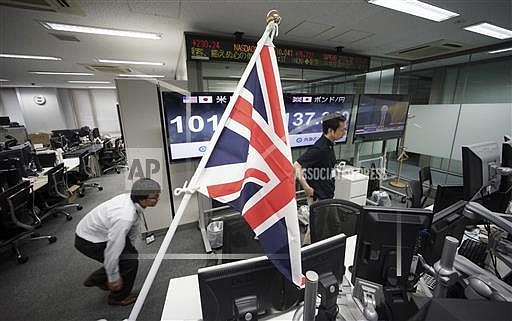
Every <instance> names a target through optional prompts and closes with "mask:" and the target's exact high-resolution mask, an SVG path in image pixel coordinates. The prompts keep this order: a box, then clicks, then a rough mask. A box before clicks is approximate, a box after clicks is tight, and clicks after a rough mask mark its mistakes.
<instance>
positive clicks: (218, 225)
mask: <svg viewBox="0 0 512 321" xmlns="http://www.w3.org/2000/svg"><path fill="white" fill-rule="evenodd" d="M223 232H224V222H223V221H215V222H211V223H210V224H208V226H207V227H206V237H207V238H208V241H209V242H210V246H211V247H212V249H218V248H221V247H222V234H223Z"/></svg>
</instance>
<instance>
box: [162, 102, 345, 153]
mask: <svg viewBox="0 0 512 321" xmlns="http://www.w3.org/2000/svg"><path fill="white" fill-rule="evenodd" d="M231 95H232V93H226V92H216V93H214V92H210V93H204V92H202V93H191V94H190V95H189V96H185V95H182V94H179V93H176V92H162V103H163V108H164V114H165V118H166V120H165V121H166V125H167V138H168V142H169V149H170V155H171V160H179V159H186V158H194V157H201V156H203V154H204V153H205V152H206V149H207V146H208V143H209V141H210V139H211V137H212V136H213V132H214V131H215V129H216V128H217V126H218V123H219V121H220V119H221V118H222V114H223V113H224V110H225V109H226V107H227V105H228V103H229V101H230V99H231ZM283 99H284V103H285V110H286V117H287V119H288V132H289V137H290V145H291V146H292V147H299V146H309V145H312V144H314V143H315V141H316V140H317V139H318V138H319V137H320V136H321V135H322V117H323V116H324V115H326V114H328V113H331V112H338V113H341V114H343V115H344V116H345V118H346V119H347V125H348V124H349V123H350V116H351V112H352V103H353V100H354V96H353V95H342V94H339V95H336V94H329V95H308V94H284V95H283ZM347 133H348V128H347ZM346 140H347V135H345V136H344V137H342V138H341V139H340V140H339V141H338V142H341V143H344V142H346Z"/></svg>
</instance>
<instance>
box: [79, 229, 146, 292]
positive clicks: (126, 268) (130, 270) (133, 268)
mask: <svg viewBox="0 0 512 321" xmlns="http://www.w3.org/2000/svg"><path fill="white" fill-rule="evenodd" d="M75 247H76V249H77V250H78V251H80V252H82V253H83V254H85V255H86V256H88V257H90V258H91V259H94V260H96V261H98V262H101V263H103V261H104V259H105V258H104V252H105V248H106V247H107V242H101V243H93V242H89V241H87V240H84V239H83V238H81V237H80V236H78V235H75ZM137 255H138V252H137V250H136V249H135V248H134V247H133V245H132V243H131V242H130V239H129V238H128V237H127V238H126V243H125V246H124V249H123V252H122V253H121V256H120V257H119V274H121V277H122V279H123V287H122V288H121V290H119V291H115V292H114V291H110V295H109V298H111V299H113V300H123V299H124V298H126V297H127V296H128V294H130V291H131V290H132V288H133V283H134V282H135V277H136V276H137V269H138V267H139V260H138V258H137ZM89 278H90V280H92V281H93V283H94V284H97V285H106V284H107V282H108V278H107V273H106V272H105V268H104V267H101V268H99V269H98V270H96V271H94V272H93V273H92V274H91V275H90V276H89Z"/></svg>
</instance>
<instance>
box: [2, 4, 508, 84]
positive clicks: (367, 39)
mask: <svg viewBox="0 0 512 321" xmlns="http://www.w3.org/2000/svg"><path fill="white" fill-rule="evenodd" d="M44 1H47V2H48V1H55V0H30V1H27V0H0V3H2V2H3V3H5V2H30V3H38V2H40V3H43V2H44ZM67 1H68V2H69V3H70V4H71V5H72V6H76V7H77V10H78V11H81V12H83V13H84V15H74V14H69V13H49V12H42V11H35V10H26V9H17V8H12V7H6V6H0V52H2V53H15V54H31V55H49V56H57V57H61V58H63V60H62V61H41V60H22V59H10V58H0V79H7V80H9V81H8V82H0V86H27V85H30V84H35V85H39V86H50V87H74V88H76V87H86V86H94V85H92V84H89V85H85V84H84V85H82V84H71V83H68V82H67V81H68V80H94V81H113V79H114V77H115V76H116V75H117V74H114V73H105V72H99V71H95V72H94V75H93V76H57V75H54V76H48V75H46V76H44V75H34V74H31V73H29V71H68V72H89V71H88V70H87V69H86V67H85V66H84V65H85V64H98V63H97V61H96V59H97V58H104V59H119V60H141V61H155V62H164V63H165V65H164V66H128V67H129V68H131V69H132V70H133V72H135V73H144V74H162V75H165V79H164V80H168V81H172V80H176V79H178V80H179V79H182V78H183V69H184V68H183V67H184V63H185V62H184V37H183V32H184V31H195V32H202V33H213V34H219V35H232V34H233V33H234V32H235V31H241V32H244V37H247V38H257V37H259V36H260V35H261V33H262V31H263V29H264V27H265V23H264V19H265V15H266V13H267V12H268V11H269V10H270V9H278V10H279V11H280V13H281V16H282V23H281V25H280V29H279V37H278V38H277V40H276V41H275V43H276V45H277V46H278V45H279V42H286V43H288V44H303V45H304V46H309V47H325V48H334V47H338V46H343V47H344V51H346V52H353V53H359V54H364V55H372V56H380V57H390V55H389V54H390V53H392V52H396V51H399V50H403V49H407V48H411V47H415V46H419V45H422V44H425V43H431V42H435V41H438V40H443V41H444V40H446V41H449V42H456V43H459V44H462V45H463V48H464V49H470V48H477V47H482V46H487V45H492V44H499V43H502V42H503V43H504V42H505V41H504V40H498V39H494V38H490V37H487V36H483V35H479V34H475V33H472V32H468V31H465V30H463V27H465V26H468V25H471V24H474V23H477V22H483V21H486V22H489V23H492V24H495V25H498V26H501V27H504V28H507V29H511V28H512V1H511V0H468V1H461V0H444V1H442V0H425V1H427V2H429V3H431V4H433V5H438V6H441V7H442V8H444V9H447V10H450V11H454V12H457V13H459V14H460V16H458V17H455V18H452V19H449V20H446V21H444V22H440V23H437V22H433V21H430V20H426V19H422V18H419V17H415V16H411V15H408V14H404V13H401V12H397V11H393V10H389V9H385V8H381V7H378V6H375V5H371V4H368V3H367V1H364V0H350V1H336V0H331V1H321V0H318V1H263V0H261V1H250V0H242V1H228V0H224V1H221V0H218V1H192V0H190V1H163V0H159V1H158V0H88V1H87V0H86V1H76V0H75V1H73V0H67ZM41 20H47V21H54V22H62V23H72V24H79V25H85V26H96V27H106V28H114V29H124V30H134V31H146V32H156V33H161V34H162V39H161V40H143V39H133V38H121V37H112V36H100V35H91V34H80V33H68V32H55V33H57V34H58V35H67V36H74V37H75V38H76V39H78V40H79V42H76V41H63V40H59V39H57V38H56V37H55V36H53V35H52V34H51V33H52V32H50V31H48V30H47V29H45V28H44V27H42V26H41V24H40V23H39V21H41ZM113 85H114V84H113V83H111V84H110V86H113ZM96 86H109V85H108V84H107V85H104V84H102V85H96Z"/></svg>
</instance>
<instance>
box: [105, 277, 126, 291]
mask: <svg viewBox="0 0 512 321" xmlns="http://www.w3.org/2000/svg"><path fill="white" fill-rule="evenodd" d="M122 287H123V278H119V279H117V280H115V281H114V282H109V283H108V288H109V289H110V290H111V291H114V292H116V291H119V290H121V288H122Z"/></svg>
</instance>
